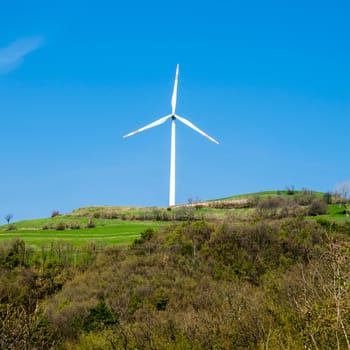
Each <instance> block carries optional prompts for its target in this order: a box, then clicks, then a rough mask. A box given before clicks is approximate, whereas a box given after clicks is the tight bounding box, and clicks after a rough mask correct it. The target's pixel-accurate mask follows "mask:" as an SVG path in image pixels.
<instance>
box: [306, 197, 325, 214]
mask: <svg viewBox="0 0 350 350" xmlns="http://www.w3.org/2000/svg"><path fill="white" fill-rule="evenodd" d="M308 214H309V215H311V216H317V215H323V214H327V203H326V202H324V201H322V200H320V199H314V200H313V201H312V203H311V205H310V207H309V210H308Z"/></svg>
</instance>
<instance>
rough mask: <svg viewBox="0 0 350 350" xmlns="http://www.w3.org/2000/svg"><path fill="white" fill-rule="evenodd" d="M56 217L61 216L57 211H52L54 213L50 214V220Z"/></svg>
mask: <svg viewBox="0 0 350 350" xmlns="http://www.w3.org/2000/svg"><path fill="white" fill-rule="evenodd" d="M56 216H61V213H60V212H59V211H58V210H54V211H53V212H52V213H51V217H52V218H55V217H56Z"/></svg>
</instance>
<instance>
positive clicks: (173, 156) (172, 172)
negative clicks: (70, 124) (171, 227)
mask: <svg viewBox="0 0 350 350" xmlns="http://www.w3.org/2000/svg"><path fill="white" fill-rule="evenodd" d="M178 81H179V65H176V74H175V82H174V90H173V95H172V98H171V114H168V115H166V116H164V117H162V118H159V119H157V120H156V121H154V122H152V123H150V124H147V125H146V126H144V127H142V128H141V129H137V130H135V131H133V132H131V133H129V134H127V135H124V136H123V137H124V138H126V137H129V136H132V135H135V134H138V133H139V132H141V131H144V130H147V129H150V128H153V127H155V126H158V125H161V124H163V123H165V122H166V121H167V120H168V119H171V147H170V186H169V206H174V205H175V159H176V136H175V135H176V120H179V121H180V122H181V123H183V124H185V125H187V126H188V127H190V128H191V129H193V130H195V131H197V132H198V133H199V134H201V135H203V136H204V137H206V138H207V139H209V140H210V141H212V142H214V143H216V144H219V142H218V141H216V140H215V139H213V138H212V137H210V136H209V135H208V134H206V133H205V132H204V131H202V130H201V129H199V128H197V127H196V126H195V125H194V124H192V123H191V122H190V121H188V120H187V119H185V118H183V117H180V116H179V115H177V114H175V112H176V99H177V84H178Z"/></svg>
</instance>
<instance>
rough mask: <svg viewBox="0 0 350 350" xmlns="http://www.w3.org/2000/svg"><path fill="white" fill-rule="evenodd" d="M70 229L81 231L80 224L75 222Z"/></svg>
mask: <svg viewBox="0 0 350 350" xmlns="http://www.w3.org/2000/svg"><path fill="white" fill-rule="evenodd" d="M69 228H70V229H71V230H79V229H80V222H79V221H73V222H71V223H70V225H69Z"/></svg>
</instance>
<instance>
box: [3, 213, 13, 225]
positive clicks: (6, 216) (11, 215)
mask: <svg viewBox="0 0 350 350" xmlns="http://www.w3.org/2000/svg"><path fill="white" fill-rule="evenodd" d="M12 218H13V214H6V215H5V216H4V219H5V220H6V221H7V223H8V224H9V223H10V221H11V219H12Z"/></svg>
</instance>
